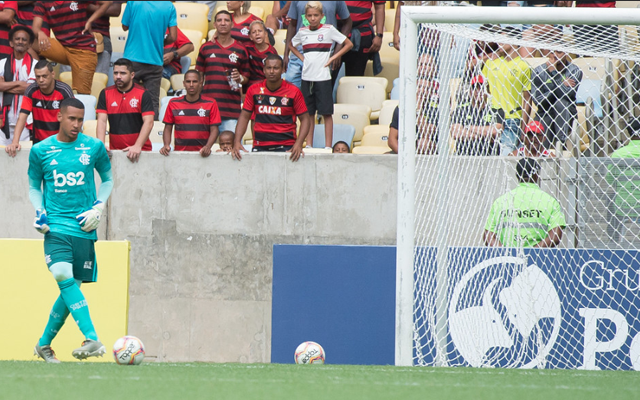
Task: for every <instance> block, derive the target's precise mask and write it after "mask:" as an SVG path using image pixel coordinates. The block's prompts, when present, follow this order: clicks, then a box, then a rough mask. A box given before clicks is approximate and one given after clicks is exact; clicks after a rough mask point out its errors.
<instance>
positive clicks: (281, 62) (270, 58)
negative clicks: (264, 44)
mask: <svg viewBox="0 0 640 400" xmlns="http://www.w3.org/2000/svg"><path fill="white" fill-rule="evenodd" d="M269 60H278V61H280V66H281V67H284V61H282V57H280V56H279V55H277V54H269V55H268V56H267V58H265V59H264V65H267V61H269Z"/></svg>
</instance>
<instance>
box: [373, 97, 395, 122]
mask: <svg viewBox="0 0 640 400" xmlns="http://www.w3.org/2000/svg"><path fill="white" fill-rule="evenodd" d="M398 103H399V101H398V100H385V101H384V102H382V108H381V109H380V115H379V116H378V124H380V125H384V126H389V124H390V123H391V119H392V118H393V111H394V110H395V109H396V107H397V106H398Z"/></svg>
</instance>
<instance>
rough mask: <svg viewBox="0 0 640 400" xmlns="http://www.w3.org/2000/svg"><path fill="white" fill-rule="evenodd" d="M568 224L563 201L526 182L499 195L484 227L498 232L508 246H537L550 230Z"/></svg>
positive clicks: (503, 243)
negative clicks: (561, 204)
mask: <svg viewBox="0 0 640 400" xmlns="http://www.w3.org/2000/svg"><path fill="white" fill-rule="evenodd" d="M565 226H566V223H565V219H564V214H563V213H562V209H561V208H560V203H558V201H557V200H556V199H554V198H553V196H551V195H549V194H547V193H545V192H543V191H542V189H540V187H539V186H538V185H537V184H535V183H528V182H524V183H520V184H518V187H516V188H515V189H513V190H511V191H509V192H508V193H505V194H504V195H502V196H500V197H498V199H497V200H496V201H495V202H494V203H493V205H492V206H491V211H490V212H489V218H487V223H486V224H485V227H484V229H486V230H488V231H490V232H493V233H495V234H496V235H498V238H499V240H500V243H502V245H503V246H505V247H533V246H535V245H536V244H538V243H540V242H541V241H542V240H543V239H545V238H546V237H547V236H548V234H549V231H550V230H552V229H554V228H557V227H563V228H564V227H565Z"/></svg>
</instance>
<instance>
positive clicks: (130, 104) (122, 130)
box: [96, 84, 154, 151]
mask: <svg viewBox="0 0 640 400" xmlns="http://www.w3.org/2000/svg"><path fill="white" fill-rule="evenodd" d="M96 112H97V113H98V114H107V116H108V117H109V147H110V148H111V149H112V150H122V149H124V148H127V147H129V146H133V145H135V144H136V140H138V136H139V135H140V130H141V129H142V124H143V122H142V116H143V115H154V113H153V100H152V99H151V95H150V94H149V93H147V92H146V91H145V90H144V88H143V87H142V86H140V85H137V84H134V85H133V86H132V87H131V89H129V90H128V91H126V92H124V93H123V92H121V91H119V90H118V88H117V87H116V86H115V85H113V86H109V87H108V88H105V89H103V90H102V92H100V98H99V99H98V107H97V108H96ZM142 150H144V151H151V141H150V140H149V139H147V141H146V142H145V144H144V145H143V146H142Z"/></svg>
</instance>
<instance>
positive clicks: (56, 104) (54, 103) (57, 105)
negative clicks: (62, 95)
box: [51, 100, 60, 110]
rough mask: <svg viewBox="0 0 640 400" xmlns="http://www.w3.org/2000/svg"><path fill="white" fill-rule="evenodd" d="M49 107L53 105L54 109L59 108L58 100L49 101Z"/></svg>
mask: <svg viewBox="0 0 640 400" xmlns="http://www.w3.org/2000/svg"><path fill="white" fill-rule="evenodd" d="M51 107H53V109H54V110H57V109H58V108H60V102H59V101H58V100H54V101H53V103H51Z"/></svg>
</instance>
